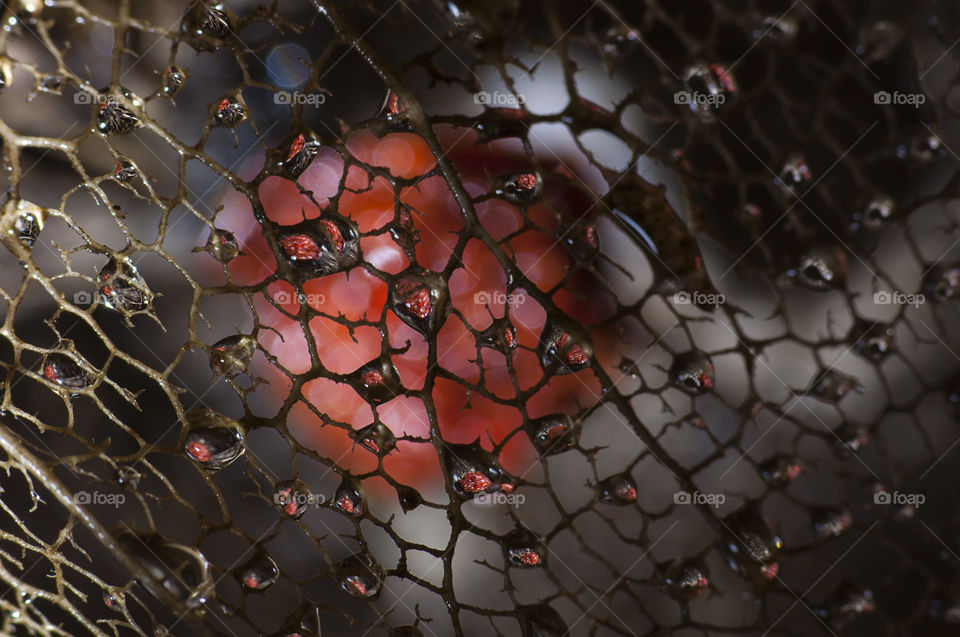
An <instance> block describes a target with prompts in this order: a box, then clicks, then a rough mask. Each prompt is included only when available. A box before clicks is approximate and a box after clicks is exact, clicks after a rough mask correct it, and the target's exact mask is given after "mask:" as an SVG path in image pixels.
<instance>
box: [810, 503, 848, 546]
mask: <svg viewBox="0 0 960 637" xmlns="http://www.w3.org/2000/svg"><path fill="white" fill-rule="evenodd" d="M810 523H811V525H812V526H813V533H814V535H815V536H816V538H817V539H818V540H825V539H827V538H829V537H831V536H833V537H836V536H838V535H840V534H842V533H844V532H846V531H847V530H848V529H849V528H850V527H851V526H852V525H853V514H851V513H850V511H848V510H846V509H836V508H833V507H810Z"/></svg>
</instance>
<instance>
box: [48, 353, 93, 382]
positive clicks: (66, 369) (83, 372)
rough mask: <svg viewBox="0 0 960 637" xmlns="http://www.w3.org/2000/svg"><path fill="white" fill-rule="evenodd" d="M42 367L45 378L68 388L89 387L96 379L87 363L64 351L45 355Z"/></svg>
mask: <svg viewBox="0 0 960 637" xmlns="http://www.w3.org/2000/svg"><path fill="white" fill-rule="evenodd" d="M42 369H43V377H44V378H46V379H47V380H48V381H50V382H51V383H55V384H56V385H59V386H60V387H65V388H66V389H74V390H81V389H87V388H88V387H90V386H91V385H93V382H94V380H95V379H96V377H95V375H94V374H93V373H92V372H90V371H88V370H87V369H86V365H83V364H80V363H78V362H77V361H76V360H74V359H73V358H71V357H70V356H68V355H66V354H64V353H62V352H51V353H50V354H47V355H46V356H44V358H43V366H42Z"/></svg>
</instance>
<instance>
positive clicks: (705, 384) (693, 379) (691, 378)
mask: <svg viewBox="0 0 960 637" xmlns="http://www.w3.org/2000/svg"><path fill="white" fill-rule="evenodd" d="M670 378H671V379H673V384H674V385H676V386H677V387H679V388H680V389H682V390H683V391H685V392H686V393H688V394H692V395H696V394H704V393H706V392H708V391H710V390H711V389H713V386H714V369H713V363H711V362H710V359H709V358H707V357H706V356H705V355H704V354H703V353H702V352H699V351H696V350H694V351H689V352H685V353H683V354H679V355H677V357H676V358H675V359H674V360H673V364H672V365H671V366H670Z"/></svg>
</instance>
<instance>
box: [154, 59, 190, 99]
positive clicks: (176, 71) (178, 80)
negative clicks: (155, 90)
mask: <svg viewBox="0 0 960 637" xmlns="http://www.w3.org/2000/svg"><path fill="white" fill-rule="evenodd" d="M186 81H187V71H186V70H184V69H182V68H180V67H179V66H171V67H169V68H167V69H166V70H165V71H164V72H163V74H162V75H161V79H160V94H161V95H163V96H164V97H170V98H172V97H176V95H177V93H179V92H180V90H181V89H182V88H183V85H184V83H186Z"/></svg>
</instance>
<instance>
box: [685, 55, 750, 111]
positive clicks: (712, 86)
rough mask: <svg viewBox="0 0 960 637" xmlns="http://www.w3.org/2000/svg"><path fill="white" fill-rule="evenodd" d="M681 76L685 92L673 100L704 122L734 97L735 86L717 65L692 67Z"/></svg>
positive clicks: (704, 64)
mask: <svg viewBox="0 0 960 637" xmlns="http://www.w3.org/2000/svg"><path fill="white" fill-rule="evenodd" d="M682 77H683V82H684V88H685V90H683V91H680V92H678V93H677V94H676V95H675V97H674V101H675V102H676V103H677V104H683V105H686V106H687V108H689V109H690V112H692V113H693V114H694V115H695V116H696V117H697V118H699V119H700V120H702V121H704V122H712V121H713V120H715V119H716V117H717V113H718V112H720V111H721V110H722V109H725V108H728V107H729V106H730V105H731V104H732V103H733V101H734V99H735V98H736V94H737V84H736V82H735V81H734V79H733V76H732V75H731V74H730V72H729V71H728V70H727V69H726V67H724V66H722V65H720V64H707V63H705V62H700V63H697V64H693V65H691V66H688V67H687V68H686V69H685V70H684V71H683V73H682Z"/></svg>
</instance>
